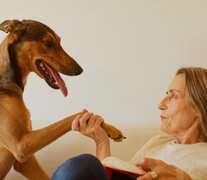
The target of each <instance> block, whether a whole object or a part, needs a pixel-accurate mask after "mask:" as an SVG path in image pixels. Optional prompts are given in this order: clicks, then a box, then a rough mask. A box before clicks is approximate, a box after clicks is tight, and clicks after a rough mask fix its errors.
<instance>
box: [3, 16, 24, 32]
mask: <svg viewBox="0 0 207 180" xmlns="http://www.w3.org/2000/svg"><path fill="white" fill-rule="evenodd" d="M25 28H26V26H25V25H24V24H23V23H21V22H20V21H19V20H16V19H15V20H6V21H4V22H3V23H1V24H0V30H2V31H4V32H6V33H8V32H10V33H12V32H20V31H24V30H25Z"/></svg>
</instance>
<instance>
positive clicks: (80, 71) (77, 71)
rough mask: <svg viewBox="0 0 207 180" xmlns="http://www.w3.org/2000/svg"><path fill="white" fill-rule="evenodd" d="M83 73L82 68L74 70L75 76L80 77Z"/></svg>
mask: <svg viewBox="0 0 207 180" xmlns="http://www.w3.org/2000/svg"><path fill="white" fill-rule="evenodd" d="M82 72H83V69H82V67H80V66H78V67H76V68H74V71H73V74H74V75H79V74H81V73H82Z"/></svg>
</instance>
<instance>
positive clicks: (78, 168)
mask: <svg viewBox="0 0 207 180" xmlns="http://www.w3.org/2000/svg"><path fill="white" fill-rule="evenodd" d="M107 179H108V176H107V173H106V171H105V169H104V167H103V166H102V164H101V162H100V161H99V160H98V159H97V158H96V157H95V156H93V155H90V154H82V155H79V156H76V157H73V158H71V159H68V160H67V161H65V162H64V163H63V164H62V165H61V166H59V167H58V169H57V170H56V171H55V172H54V174H53V176H52V180H107Z"/></svg>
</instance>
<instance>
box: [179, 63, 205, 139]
mask: <svg viewBox="0 0 207 180" xmlns="http://www.w3.org/2000/svg"><path fill="white" fill-rule="evenodd" d="M179 74H183V75H184V77H185V93H186V95H187V99H188V101H189V103H190V104H191V105H192V107H193V108H194V110H195V111H196V112H197V114H198V118H199V120H200V127H199V128H200V131H201V137H203V138H204V140H205V141H207V69H205V68H201V67H183V68H180V69H178V71H177V73H176V75H179Z"/></svg>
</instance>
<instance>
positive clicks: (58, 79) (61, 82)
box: [45, 63, 68, 97]
mask: <svg viewBox="0 0 207 180" xmlns="http://www.w3.org/2000/svg"><path fill="white" fill-rule="evenodd" d="M45 65H46V67H47V68H48V70H49V71H50V74H51V75H52V76H53V78H54V79H55V81H56V82H57V84H58V86H59V88H60V90H61V91H62V93H63V95H64V96H65V97H66V96H67V95H68V89H67V87H66V85H65V82H64V80H63V79H62V78H61V76H60V75H59V74H58V72H57V71H55V70H53V69H52V68H51V67H50V66H48V65H47V64H46V63H45Z"/></svg>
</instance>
